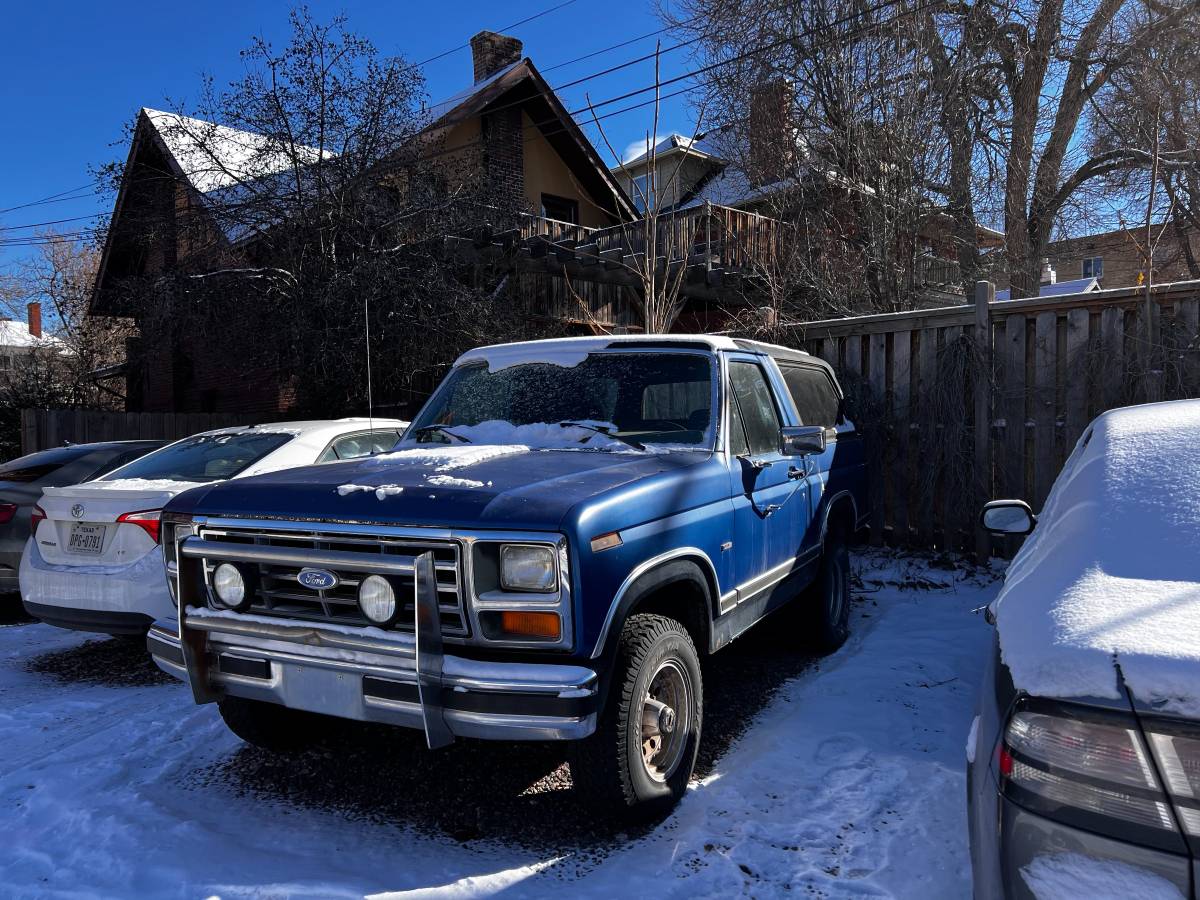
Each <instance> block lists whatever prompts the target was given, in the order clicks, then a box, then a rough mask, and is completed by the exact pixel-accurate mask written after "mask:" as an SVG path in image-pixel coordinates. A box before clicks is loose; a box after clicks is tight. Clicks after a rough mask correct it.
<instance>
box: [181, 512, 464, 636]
mask: <svg viewBox="0 0 1200 900" xmlns="http://www.w3.org/2000/svg"><path fill="white" fill-rule="evenodd" d="M200 537H201V538H203V539H204V540H206V541H212V542H214V543H222V544H252V545H259V546H265V547H286V548H288V549H292V550H313V551H329V550H333V551H341V552H351V553H359V554H370V555H371V556H372V557H374V556H384V557H386V556H403V557H412V556H417V555H418V554H421V553H425V552H432V553H433V560H434V569H435V571H436V573H437V586H438V609H439V611H440V613H441V620H442V634H443V635H446V636H448V637H465V636H466V635H467V633H468V632H469V630H470V628H469V625H468V620H467V614H466V609H465V607H464V604H463V596H464V591H463V584H462V558H461V557H462V552H461V547H460V545H459V543H458V542H457V541H449V540H444V541H430V540H424V539H421V538H418V537H411V538H410V537H391V536H387V537H381V536H379V535H370V534H342V533H334V532H325V531H320V530H312V531H309V530H305V529H295V530H286V531H285V530H279V531H276V530H264V529H253V528H225V527H219V528H218V527H203V528H202V529H201V530H200ZM216 566H217V564H216V563H213V562H211V561H209V560H207V559H206V560H204V583H205V587H206V588H207V591H208V605H209V606H211V607H212V608H214V609H221V608H222V607H221V605H220V604H219V603H217V602H216V596H215V594H214V593H213V590H212V573H213V570H214V569H215V568H216ZM257 568H258V576H259V578H258V586H257V589H256V591H255V593H254V597H253V599H252V600H251V603H250V608H249V609H248V610H246V612H248V613H253V614H256V615H264V616H278V617H281V618H288V619H304V620H308V621H314V622H338V623H341V624H345V625H370V624H371V622H370V621H369V620H368V619H367V618H366V617H365V616H364V615H363V614H362V612H361V611H360V610H359V608H358V586H359V583H360V582H361V581H362V579H363V578H365V577H367V576H366V575H365V574H364V573H362V572H355V571H353V570H350V569H344V570H343V569H338V568H336V567H329V566H322V568H324V569H327V570H328V571H332V572H333V573H334V574H336V575H337V576H338V579H339V581H338V584H337V585H336V586H335V587H333V588H330V589H329V590H312V589H310V588H307V587H304V586H303V585H301V584H300V582H299V581H298V580H297V577H296V576H297V575H299V573H300V570H301V569H302V568H304V567H303V566H294V565H274V564H272V565H267V564H264V563H259V564H257ZM389 577H391V578H393V579H396V580H398V581H399V582H400V584H399V587H400V590H399V591H398V592H397V600H402V601H403V609H402V612H401V613H400V617H399V620H398V621H397V622H396V624H395V625H394V626H393V627H394V628H397V629H399V630H401V631H412V630H413V620H414V616H415V612H416V611H415V607H414V603H413V592H412V584H413V582H412V575H410V574H406V573H405V574H397V575H394V576H389ZM406 588H407V589H406Z"/></svg>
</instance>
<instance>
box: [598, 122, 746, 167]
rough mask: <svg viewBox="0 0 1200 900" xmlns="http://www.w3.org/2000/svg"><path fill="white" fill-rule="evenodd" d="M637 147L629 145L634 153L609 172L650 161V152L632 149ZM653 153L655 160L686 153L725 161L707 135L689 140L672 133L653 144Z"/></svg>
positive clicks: (643, 144)
mask: <svg viewBox="0 0 1200 900" xmlns="http://www.w3.org/2000/svg"><path fill="white" fill-rule="evenodd" d="M638 146H639V145H638V144H637V143H635V144H633V145H631V148H630V149H633V150H634V152H633V153H630V154H626V156H625V158H624V159H623V160H621V165H617V166H613V167H612V168H611V170H610V171H612V172H620V171H621V170H622V168H626V169H629V168H634V167H636V166H640V165H641V164H643V163H645V162H648V161H649V159H650V150H649V149H642V150H636V149H634V148H637V147H638ZM640 146H641V147H645V143H642V144H641V145H640ZM653 151H654V156H655V158H656V159H661V158H662V157H664V156H669V155H673V154H678V153H687V154H689V155H692V156H698V157H700V158H701V159H713V160H716V161H717V162H724V161H725V160H724V159H723V158H722V157H721V154H720V153H719V152H718V150H717V147H716V146H715V145H714V144H713V142H712V141H711V139H710V138H709V136H708V135H707V134H698V135H696V136H695V137H694V138H690V137H686V136H685V135H682V134H679V133H678V132H673V133H671V134H668V135H667V136H666V137H665V138H662V139H660V140H659V141H658V142H657V143H656V144H654V146H653Z"/></svg>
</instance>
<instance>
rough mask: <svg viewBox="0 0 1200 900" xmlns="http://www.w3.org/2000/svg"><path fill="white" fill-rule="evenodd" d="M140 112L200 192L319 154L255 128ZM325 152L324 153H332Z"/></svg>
mask: <svg viewBox="0 0 1200 900" xmlns="http://www.w3.org/2000/svg"><path fill="white" fill-rule="evenodd" d="M142 113H143V115H145V116H146V118H147V120H148V121H149V122H150V124H151V125H153V126H154V130H155V132H156V133H157V134H158V136H159V137H160V138H161V139H162V142H163V144H164V145H165V146H166V148H167V150H168V151H169V152H170V154H171V157H172V158H173V159H174V160H175V163H176V164H177V165H178V166H179V169H180V172H181V174H182V175H183V177H184V178H186V179H187V180H188V183H189V184H191V186H192V187H194V188H195V189H196V190H197V191H199V192H200V193H201V194H210V193H213V192H214V191H219V190H222V189H225V188H230V187H233V186H235V185H239V184H246V183H248V182H253V181H257V180H259V179H261V178H266V177H268V176H270V175H276V174H278V173H280V172H283V171H286V170H288V169H290V168H292V167H293V165H294V164H295V163H296V162H297V160H296V159H293V152H294V153H295V155H296V156H297V157H298V158H299V159H298V161H299V163H300V164H301V165H310V164H312V163H314V162H316V161H317V160H318V159H320V158H321V152H320V151H319V150H317V148H315V147H303V146H300V147H293V145H292V144H290V143H288V142H286V141H281V140H279V139H277V138H273V137H270V136H268V135H264V134H256V133H255V132H253V131H243V130H241V129H238V128H230V127H229V126H227V125H218V124H217V123H215V122H206V121H204V120H203V119H193V118H191V117H190V116H183V115H180V114H178V113H171V112H163V111H162V110H158V109H149V108H144V109H143V110H142ZM332 155H333V154H332V153H331V152H330V151H328V150H327V151H325V156H327V157H328V156H332Z"/></svg>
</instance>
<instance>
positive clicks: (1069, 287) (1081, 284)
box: [996, 278, 1100, 300]
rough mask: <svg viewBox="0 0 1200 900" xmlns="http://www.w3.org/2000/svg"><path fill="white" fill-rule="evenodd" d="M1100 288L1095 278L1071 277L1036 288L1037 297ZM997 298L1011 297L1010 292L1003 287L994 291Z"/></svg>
mask: <svg viewBox="0 0 1200 900" xmlns="http://www.w3.org/2000/svg"><path fill="white" fill-rule="evenodd" d="M1098 290H1100V282H1099V281H1097V280H1096V279H1095V278H1073V279H1071V280H1070V281H1056V282H1055V283H1054V284H1043V285H1042V286H1041V287H1039V288H1038V296H1039V297H1062V296H1064V295H1066V294H1090V293H1091V292H1092V291H1098ZM996 299H997V300H1010V299H1012V292H1011V291H1010V290H1009V289H1008V288H1005V289H1004V290H1002V291H996Z"/></svg>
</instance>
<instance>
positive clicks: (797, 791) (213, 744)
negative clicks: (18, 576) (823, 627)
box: [0, 553, 998, 898]
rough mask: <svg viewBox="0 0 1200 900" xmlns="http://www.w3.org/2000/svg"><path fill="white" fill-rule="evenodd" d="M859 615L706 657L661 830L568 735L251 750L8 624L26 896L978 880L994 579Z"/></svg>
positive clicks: (913, 890)
mask: <svg viewBox="0 0 1200 900" xmlns="http://www.w3.org/2000/svg"><path fill="white" fill-rule="evenodd" d="M856 568H857V570H858V572H859V574H860V576H861V580H862V584H861V588H862V590H861V592H859V597H858V602H857V604H856V608H855V609H856V611H855V619H854V625H853V627H854V631H853V633H852V636H851V639H850V641H849V642H848V643H847V645H846V646H845V647H844V648H843V649H842V650H841V651H839V652H838V653H837V654H835V655H833V656H830V657H826V658H823V659H814V658H811V657H805V656H803V655H802V654H800V653H797V652H796V651H795V650H794V649H793V648H792V647H791V646H790V645H789V643H788V635H787V634H786V633H781V631H782V630H781V629H779V628H777V627H776V628H773V627H772V625H771V624H770V623H767V624H766V625H764V626H760V627H759V628H758V629H756V630H755V631H754V632H753V633H752V634H750V635H748V636H747V637H745V638H743V639H741V640H739V641H737V642H735V643H734V644H733V645H732V646H731V647H730V648H728V649H727V650H725V651H723V652H722V653H721V654H719V655H718V656H717V657H716V658H715V659H714V660H713V661H712V664H711V665H710V666H709V668H708V670H707V671H706V710H705V715H706V722H705V737H704V747H702V749H701V759H700V766H699V775H700V780H699V781H698V782H696V783H694V784H693V786H692V789H691V791H690V792H689V795H688V797H687V798H686V799H685V800H684V802H683V803H682V805H681V806H680V807H679V809H678V811H677V812H676V813H675V814H674V815H673V816H672V817H671V818H669V819H668V820H666V821H665V822H663V823H662V824H660V825H658V826H657V827H654V828H646V829H640V830H639V829H632V828H622V827H621V826H619V825H615V824H610V823H604V822H596V821H594V819H593V818H592V817H591V816H589V815H588V813H587V811H586V810H584V809H581V808H579V807H578V806H577V805H576V803H575V801H574V797H573V794H572V792H571V790H570V788H569V776H568V775H567V774H566V772H565V768H562V767H560V762H561V749H560V748H556V747H552V746H551V747H545V746H494V745H487V744H476V743H459V744H456V745H454V746H452V747H450V748H448V749H447V750H443V751H440V752H439V753H437V754H429V753H428V752H427V751H425V750H424V748H423V747H421V746H418V745H417V743H416V742H415V741H414V740H413V736H412V735H409V734H408V733H404V732H395V731H391V730H385V729H376V728H372V727H353V728H351V729H349V733H348V734H346V735H345V736H344V737H343V738H342V739H340V740H339V741H338V743H337V744H336V745H331V746H329V747H327V748H325V749H323V750H321V751H317V752H312V753H309V754H306V755H304V756H301V757H299V758H292V759H287V760H285V759H280V758H274V757H271V756H269V755H267V754H264V753H261V752H259V751H257V750H254V749H251V748H248V747H246V746H245V745H243V744H241V743H240V742H239V741H238V740H237V739H236V738H234V737H233V735H231V734H230V733H229V732H228V731H226V730H225V727H224V726H223V724H222V723H221V720H220V718H219V717H218V716H217V713H216V709H215V708H214V707H211V706H209V707H195V706H193V705H192V702H191V698H190V694H189V693H188V691H187V690H186V688H185V687H184V686H182V685H180V684H179V683H177V682H175V681H173V680H172V679H169V678H167V677H166V676H162V675H160V674H159V673H158V672H157V670H156V669H154V668H153V667H152V665H151V664H150V663H149V662H148V661H147V660H146V659H145V658H144V652H143V651H142V650H140V649H139V648H137V647H134V646H130V645H128V644H122V643H121V642H119V641H115V640H108V639H99V638H94V637H89V636H86V635H77V634H73V633H69V632H65V631H59V630H55V629H52V628H49V627H47V626H44V625H33V624H14V625H10V626H7V627H0V748H2V751H0V752H2V758H3V762H0V810H2V812H0V816H3V819H0V832H3V833H4V834H5V840H4V842H3V844H2V845H0V893H3V894H4V895H5V896H22V897H23V896H60V897H80V896H105V897H107V896H122V897H127V896H134V895H137V896H173V897H177V896H182V897H201V896H214V895H215V896H220V897H223V898H231V897H283V896H312V897H359V896H363V895H371V896H377V895H386V894H393V895H397V896H475V895H482V894H494V893H501V894H505V895H507V896H539V895H546V894H553V893H557V894H560V895H570V896H578V895H591V896H601V897H607V896H618V895H620V896H628V897H635V896H647V895H650V894H651V893H653V894H655V895H659V896H662V895H666V896H686V897H689V898H690V897H707V896H714V897H715V896H720V897H726V896H736V895H747V896H757V897H765V896H774V895H780V894H783V893H784V892H785V891H787V892H790V893H792V894H801V895H805V896H830V897H837V896H848V895H849V896H884V897H886V896H896V897H939V898H940V897H968V896H969V895H970V864H969V859H968V855H967V848H966V811H965V784H964V782H965V759H964V744H965V741H966V735H967V731H968V729H969V727H970V722H971V717H972V715H973V706H974V701H975V692H976V689H977V686H978V679H979V677H980V674H981V671H982V668H983V663H984V659H985V657H986V654H987V652H988V649H989V640H990V636H989V631H990V630H989V628H988V626H987V625H986V624H985V623H984V621H983V619H982V616H980V615H977V614H974V613H972V610H973V609H974V608H976V607H979V606H981V605H983V604H985V603H986V602H988V601H989V600H990V599H991V598H992V597H994V596H995V593H996V590H997V588H998V583H996V582H994V581H990V580H989V579H987V578H981V577H978V576H969V575H967V574H965V573H964V572H961V571H960V572H955V571H951V570H949V569H946V568H939V567H930V566H928V565H926V564H924V563H921V562H918V561H915V560H906V559H903V558H895V557H891V556H887V555H883V554H876V553H869V554H866V555H864V556H862V557H860V558H859V559H858V560H857V565H856Z"/></svg>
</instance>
